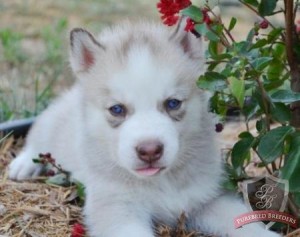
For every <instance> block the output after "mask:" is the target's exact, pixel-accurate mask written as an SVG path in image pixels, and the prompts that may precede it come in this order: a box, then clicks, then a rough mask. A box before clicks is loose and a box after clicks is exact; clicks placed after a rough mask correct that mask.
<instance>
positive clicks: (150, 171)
mask: <svg viewBox="0 0 300 237" xmlns="http://www.w3.org/2000/svg"><path fill="white" fill-rule="evenodd" d="M159 171H160V168H144V169H138V170H136V172H137V173H138V174H140V175H144V176H152V175H155V174H157V173H158V172H159Z"/></svg>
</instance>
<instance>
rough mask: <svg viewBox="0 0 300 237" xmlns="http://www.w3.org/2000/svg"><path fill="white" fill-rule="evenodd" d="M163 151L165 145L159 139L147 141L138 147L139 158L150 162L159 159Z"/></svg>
mask: <svg viewBox="0 0 300 237" xmlns="http://www.w3.org/2000/svg"><path fill="white" fill-rule="evenodd" d="M163 151H164V145H163V144H162V143H161V142H159V141H145V142H142V143H140V144H139V145H138V146H137V147H136V152H137V155H138V157H139V159H140V160H142V161H144V162H146V163H149V164H150V163H153V162H155V161H157V160H159V159H160V158H161V156H162V154H163Z"/></svg>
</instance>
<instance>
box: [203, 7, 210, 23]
mask: <svg viewBox="0 0 300 237" xmlns="http://www.w3.org/2000/svg"><path fill="white" fill-rule="evenodd" d="M201 11H202V14H203V20H202V21H203V22H205V23H206V24H207V25H210V24H211V23H212V20H211V19H210V17H209V15H208V11H209V10H208V9H207V8H203V9H202V10H201Z"/></svg>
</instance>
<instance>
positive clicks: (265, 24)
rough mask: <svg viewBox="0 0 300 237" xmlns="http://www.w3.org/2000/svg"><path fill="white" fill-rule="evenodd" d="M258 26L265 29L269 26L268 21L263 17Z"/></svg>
mask: <svg viewBox="0 0 300 237" xmlns="http://www.w3.org/2000/svg"><path fill="white" fill-rule="evenodd" d="M259 27H260V28H261V29H267V28H268V27H269V22H268V21H267V20H266V19H264V20H263V21H262V22H260V23H259Z"/></svg>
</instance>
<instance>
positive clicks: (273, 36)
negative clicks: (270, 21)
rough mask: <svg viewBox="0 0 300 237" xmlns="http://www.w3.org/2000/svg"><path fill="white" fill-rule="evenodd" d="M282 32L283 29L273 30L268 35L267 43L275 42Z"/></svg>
mask: <svg viewBox="0 0 300 237" xmlns="http://www.w3.org/2000/svg"><path fill="white" fill-rule="evenodd" d="M282 31H283V28H275V29H273V30H272V31H271V32H270V33H269V34H268V38H267V39H268V42H269V43H273V42H274V41H275V40H277V39H278V38H279V37H280V36H281V33H282Z"/></svg>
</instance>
